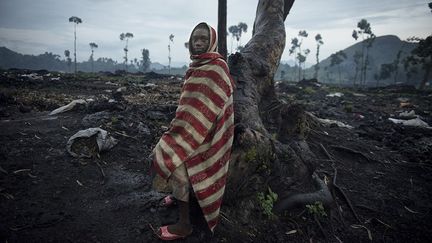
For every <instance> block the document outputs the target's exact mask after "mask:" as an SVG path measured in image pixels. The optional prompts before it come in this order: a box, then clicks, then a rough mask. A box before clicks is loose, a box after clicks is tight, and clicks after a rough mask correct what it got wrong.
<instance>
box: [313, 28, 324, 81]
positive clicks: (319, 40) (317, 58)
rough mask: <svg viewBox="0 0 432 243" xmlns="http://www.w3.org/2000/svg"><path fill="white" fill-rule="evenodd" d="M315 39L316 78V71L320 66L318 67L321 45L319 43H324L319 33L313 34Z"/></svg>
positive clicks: (315, 76)
mask: <svg viewBox="0 0 432 243" xmlns="http://www.w3.org/2000/svg"><path fill="white" fill-rule="evenodd" d="M315 41H316V45H317V51H316V64H315V68H314V69H315V74H314V78H318V71H319V69H320V67H319V53H320V47H321V45H323V44H324V42H323V40H322V36H321V34H317V35H316V36H315Z"/></svg>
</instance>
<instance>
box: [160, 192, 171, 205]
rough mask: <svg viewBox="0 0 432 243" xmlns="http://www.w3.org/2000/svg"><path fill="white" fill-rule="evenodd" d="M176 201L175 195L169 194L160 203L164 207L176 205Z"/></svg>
mask: <svg viewBox="0 0 432 243" xmlns="http://www.w3.org/2000/svg"><path fill="white" fill-rule="evenodd" d="M174 203H175V200H174V199H173V197H172V196H170V195H168V196H166V197H164V198H163V199H162V202H161V203H160V205H161V206H163V207H170V206H172V205H174Z"/></svg>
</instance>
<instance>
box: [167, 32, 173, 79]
mask: <svg viewBox="0 0 432 243" xmlns="http://www.w3.org/2000/svg"><path fill="white" fill-rule="evenodd" d="M168 39H169V41H168V73H169V74H171V43H173V44H174V35H173V34H171V35H169V37H168Z"/></svg>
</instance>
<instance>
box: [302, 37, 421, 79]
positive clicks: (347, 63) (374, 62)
mask: <svg viewBox="0 0 432 243" xmlns="http://www.w3.org/2000/svg"><path fill="white" fill-rule="evenodd" d="M362 46H363V42H358V43H356V44H354V45H352V46H349V47H347V48H345V49H343V50H342V51H343V52H344V53H345V54H346V57H347V58H346V59H345V60H344V61H343V62H342V63H341V64H340V70H341V79H342V80H341V82H342V83H343V84H345V85H350V84H352V83H353V82H354V79H355V72H356V63H355V59H354V55H355V53H356V52H359V53H361V51H362ZM416 46H417V44H416V43H410V42H407V41H402V40H400V39H399V37H397V36H394V35H385V36H379V37H376V38H375V40H374V42H373V44H372V47H371V48H370V49H369V67H368V68H367V72H366V84H367V85H375V84H376V82H377V79H376V77H377V76H376V75H379V73H380V68H381V65H382V64H389V63H393V62H394V61H395V60H396V58H397V55H398V53H399V52H401V54H400V62H399V65H398V70H399V72H398V74H397V77H396V78H394V76H390V77H389V78H387V79H384V80H379V82H380V83H381V84H390V83H393V82H394V81H395V80H396V81H398V82H407V83H410V82H415V80H417V79H418V78H419V77H420V75H419V73H417V75H414V77H412V78H411V80H410V79H408V80H407V75H406V74H407V71H406V70H404V65H403V60H404V59H405V58H406V57H407V56H409V55H410V54H411V51H412V50H413V49H414V48H415V47H416ZM320 67H321V69H320V71H321V72H320V74H319V76H318V79H319V80H321V81H323V82H329V83H332V82H339V80H338V79H339V77H338V75H339V74H338V67H337V66H331V58H330V57H328V58H326V59H324V60H322V61H321V62H320ZM421 71H422V70H421V68H420V67H417V72H421ZM306 72H307V73H308V74H310V75H313V67H311V68H309V69H308V70H307V71H306ZM415 83H416V82H415Z"/></svg>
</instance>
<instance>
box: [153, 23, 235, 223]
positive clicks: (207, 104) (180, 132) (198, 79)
mask: <svg viewBox="0 0 432 243" xmlns="http://www.w3.org/2000/svg"><path fill="white" fill-rule="evenodd" d="M207 26H208V25H207ZM209 30H210V33H211V34H210V46H209V50H208V52H207V53H204V54H201V55H196V56H191V58H192V60H193V62H192V64H191V65H190V68H189V70H188V71H187V73H186V76H185V80H186V81H185V83H184V85H183V87H182V93H181V96H180V101H179V106H178V108H177V111H176V116H175V118H174V119H173V120H172V121H171V124H170V128H169V130H168V131H167V132H166V133H164V134H163V136H162V137H161V139H160V140H159V142H158V143H157V145H156V147H155V149H154V152H155V159H154V162H153V165H154V168H155V170H156V171H157V173H158V174H159V175H160V176H161V177H163V178H165V179H167V180H168V179H169V177H170V176H171V174H172V173H173V171H174V170H175V169H176V168H177V167H178V166H181V165H183V164H184V165H185V166H186V170H187V173H188V176H189V181H190V183H191V185H192V188H193V190H194V193H195V195H196V198H197V200H198V203H199V205H200V207H201V209H202V211H203V214H204V217H205V219H206V221H207V224H208V227H209V228H210V230H211V231H213V230H214V228H215V226H216V225H217V222H218V219H219V211H220V206H221V204H222V197H223V194H224V191H225V183H226V177H227V171H228V165H229V160H230V154H231V147H232V142H233V132H234V111H233V96H232V93H233V86H234V84H233V80H232V78H231V76H230V74H229V69H228V66H227V64H226V62H225V61H224V60H223V58H222V56H221V55H220V54H219V53H217V52H214V51H215V50H216V47H217V38H216V32H215V31H214V29H213V28H211V27H210V26H209Z"/></svg>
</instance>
